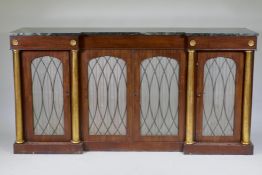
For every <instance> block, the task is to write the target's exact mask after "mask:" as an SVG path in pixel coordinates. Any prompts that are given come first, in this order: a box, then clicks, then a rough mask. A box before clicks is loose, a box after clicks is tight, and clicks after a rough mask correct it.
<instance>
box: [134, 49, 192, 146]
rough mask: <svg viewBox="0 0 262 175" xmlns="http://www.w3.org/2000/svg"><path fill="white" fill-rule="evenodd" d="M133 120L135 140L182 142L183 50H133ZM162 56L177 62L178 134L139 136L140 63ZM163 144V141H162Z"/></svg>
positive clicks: (184, 85) (183, 122)
mask: <svg viewBox="0 0 262 175" xmlns="http://www.w3.org/2000/svg"><path fill="white" fill-rule="evenodd" d="M134 52H135V53H134V59H135V64H134V73H135V76H134V77H135V81H134V86H135V87H134V92H135V96H134V120H133V135H134V139H135V141H143V142H183V141H184V137H185V113H186V111H185V106H186V105H185V102H186V99H185V98H186V79H187V78H186V76H187V73H186V69H187V59H186V52H185V51H184V50H175V49H161V50H158V49H147V50H135V51H134ZM156 56H163V57H168V58H173V59H175V60H176V61H177V62H178V64H179V85H178V86H179V87H178V88H179V89H178V90H179V91H178V93H179V97H178V98H179V100H178V109H179V111H178V135H177V136H174V135H172V136H141V134H140V64H141V63H142V61H143V60H146V59H148V58H152V57H156ZM163 144H164V143H163Z"/></svg>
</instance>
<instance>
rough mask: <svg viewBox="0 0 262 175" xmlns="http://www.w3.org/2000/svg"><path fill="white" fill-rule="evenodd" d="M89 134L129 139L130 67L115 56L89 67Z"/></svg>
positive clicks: (92, 61) (97, 59) (98, 61)
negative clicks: (127, 131)
mask: <svg viewBox="0 0 262 175" xmlns="http://www.w3.org/2000/svg"><path fill="white" fill-rule="evenodd" d="M88 80H89V81H88V87H89V134H90V135H125V134H126V129H127V126H126V125H127V105H126V83H127V73H126V63H125V61H124V60H122V59H120V58H116V57H112V56H103V57H98V58H95V59H92V60H91V61H90V62H89V64H88Z"/></svg>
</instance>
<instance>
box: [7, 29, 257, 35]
mask: <svg viewBox="0 0 262 175" xmlns="http://www.w3.org/2000/svg"><path fill="white" fill-rule="evenodd" d="M59 35H186V36H257V35H258V33H256V32H254V31H252V30H249V29H247V28H21V29H18V30H15V31H13V32H11V33H10V36H59Z"/></svg>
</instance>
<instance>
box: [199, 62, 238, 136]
mask: <svg viewBox="0 0 262 175" xmlns="http://www.w3.org/2000/svg"><path fill="white" fill-rule="evenodd" d="M235 76H236V64H235V62H234V60H232V59H229V58H224V57H217V58H212V59H209V60H208V61H207V62H206V64H205V67H204V92H203V93H204V94H203V107H204V109H203V133H202V134H203V135H204V136H231V135H233V127H234V104H235V83H236V82H235V78H236V77H235Z"/></svg>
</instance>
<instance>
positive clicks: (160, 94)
mask: <svg viewBox="0 0 262 175" xmlns="http://www.w3.org/2000/svg"><path fill="white" fill-rule="evenodd" d="M140 81H141V82H140V83H141V87H140V88H141V91H140V93H141V96H140V123H141V125H140V131H141V135H142V136H146V135H151V136H152V135H177V134H178V110H179V109H178V94H179V93H178V82H179V65H178V62H177V61H176V60H175V59H172V58H167V57H162V56H157V57H152V58H148V59H145V60H144V61H143V62H142V63H141V65H140Z"/></svg>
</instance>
